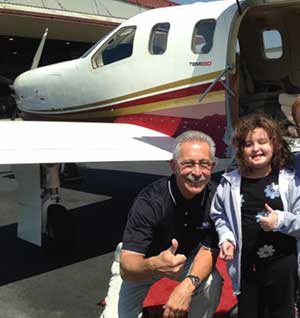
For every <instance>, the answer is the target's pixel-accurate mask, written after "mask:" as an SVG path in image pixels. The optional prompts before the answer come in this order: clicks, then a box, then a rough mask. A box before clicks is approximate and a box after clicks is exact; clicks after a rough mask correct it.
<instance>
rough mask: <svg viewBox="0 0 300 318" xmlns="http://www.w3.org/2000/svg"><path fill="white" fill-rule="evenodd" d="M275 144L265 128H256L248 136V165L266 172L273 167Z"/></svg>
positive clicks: (246, 142)
mask: <svg viewBox="0 0 300 318" xmlns="http://www.w3.org/2000/svg"><path fill="white" fill-rule="evenodd" d="M272 157H273V146H272V144H271V140H270V137H269V135H268V134H267V132H266V131H265V130H264V129H263V128H255V129H254V130H252V131H250V132H249V133H248V135H247V137H246V141H245V146H244V159H245V161H246V163H247V165H248V166H249V167H250V168H252V169H253V170H254V169H258V170H264V169H266V172H267V171H268V170H269V169H270V168H271V160H272Z"/></svg>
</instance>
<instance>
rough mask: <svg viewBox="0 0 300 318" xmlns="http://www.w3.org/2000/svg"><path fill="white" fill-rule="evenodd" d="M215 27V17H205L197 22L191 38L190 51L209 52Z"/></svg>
mask: <svg viewBox="0 0 300 318" xmlns="http://www.w3.org/2000/svg"><path fill="white" fill-rule="evenodd" d="M215 28H216V20H215V19H207V20H201V21H198V22H197V24H196V25H195V28H194V32H193V38H192V51H193V52H194V53H195V54H207V53H209V52H210V50H211V48H212V46H213V40H214V34H215Z"/></svg>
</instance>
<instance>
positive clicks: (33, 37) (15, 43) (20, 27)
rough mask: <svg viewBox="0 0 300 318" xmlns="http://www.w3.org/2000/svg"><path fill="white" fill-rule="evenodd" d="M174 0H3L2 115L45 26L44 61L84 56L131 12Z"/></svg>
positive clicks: (0, 26)
mask: <svg viewBox="0 0 300 318" xmlns="http://www.w3.org/2000/svg"><path fill="white" fill-rule="evenodd" d="M172 5H176V4H175V3H174V2H172V1H169V0H85V1H80V0H59V1H58V0H57V1H56V0H15V1H8V0H0V47H1V50H0V116H1V115H2V117H3V116H5V115H6V114H7V113H9V109H10V108H11V107H10V106H11V103H13V100H12V99H11V98H10V97H9V95H10V90H9V88H8V85H7V84H9V82H10V81H13V80H14V79H15V78H16V76H17V75H19V74H20V73H22V72H24V71H26V70H28V69H29V68H30V66H31V63H32V59H33V56H34V54H35V52H36V50H37V47H38V45H39V42H40V39H41V37H42V35H43V33H44V31H45V29H46V28H48V29H49V32H48V36H47V40H46V44H45V47H44V50H43V54H42V58H41V61H40V66H43V65H48V64H53V63H57V62H62V61H65V60H70V59H74V58H78V57H80V56H81V55H82V54H83V53H84V52H85V51H86V50H87V49H88V48H89V47H90V46H91V45H92V44H93V43H94V42H96V41H97V40H99V39H100V38H101V37H103V36H104V35H105V34H107V33H109V32H111V31H112V30H113V29H114V28H116V27H117V26H118V25H119V24H120V23H122V22H124V21H125V20H127V19H128V18H130V17H132V16H134V15H136V14H138V13H140V12H143V11H145V10H149V9H153V8H156V7H164V6H172Z"/></svg>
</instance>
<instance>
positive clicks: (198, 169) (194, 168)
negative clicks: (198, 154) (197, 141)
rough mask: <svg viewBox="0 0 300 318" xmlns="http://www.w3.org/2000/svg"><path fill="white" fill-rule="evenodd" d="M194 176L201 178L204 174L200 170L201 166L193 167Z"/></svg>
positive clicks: (197, 164) (196, 164)
mask: <svg viewBox="0 0 300 318" xmlns="http://www.w3.org/2000/svg"><path fill="white" fill-rule="evenodd" d="M192 171H193V174H194V175H197V176H200V175H201V174H202V170H201V168H200V164H199V163H195V164H194V166H193V170H192Z"/></svg>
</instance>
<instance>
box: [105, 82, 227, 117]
mask: <svg viewBox="0 0 300 318" xmlns="http://www.w3.org/2000/svg"><path fill="white" fill-rule="evenodd" d="M209 85H211V83H207V84H201V85H197V86H193V87H186V88H182V89H178V90H175V91H172V92H166V93H161V94H157V95H153V96H148V97H142V98H138V99H135V100H131V101H128V102H122V103H118V104H114V105H111V106H107V107H102V108H101V111H105V110H110V109H112V108H113V109H119V108H124V107H131V106H139V105H144V104H149V103H155V102H161V101H164V100H169V99H176V98H181V97H187V96H193V95H196V94H202V93H204V92H205V90H206V89H207V88H208V87H209ZM219 90H224V87H223V85H222V84H221V83H217V84H216V85H215V86H214V87H213V88H212V89H211V90H210V92H216V91H219Z"/></svg>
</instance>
